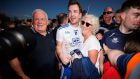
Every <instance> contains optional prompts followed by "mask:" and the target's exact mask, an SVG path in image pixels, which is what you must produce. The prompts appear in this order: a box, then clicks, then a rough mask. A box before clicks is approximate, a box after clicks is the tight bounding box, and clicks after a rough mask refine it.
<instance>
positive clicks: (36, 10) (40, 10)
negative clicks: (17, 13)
mask: <svg viewBox="0 0 140 79" xmlns="http://www.w3.org/2000/svg"><path fill="white" fill-rule="evenodd" d="M37 12H41V13H43V14H44V15H45V16H46V19H47V20H48V15H47V13H46V12H45V11H44V10H42V9H35V10H34V11H33V12H32V19H34V14H35V13H37Z"/></svg>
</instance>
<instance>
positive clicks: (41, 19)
mask: <svg viewBox="0 0 140 79" xmlns="http://www.w3.org/2000/svg"><path fill="white" fill-rule="evenodd" d="M33 25H34V28H35V30H36V31H37V32H39V33H42V32H46V30H47V25H48V20H47V16H45V14H44V13H42V12H36V13H35V14H34V15H33Z"/></svg>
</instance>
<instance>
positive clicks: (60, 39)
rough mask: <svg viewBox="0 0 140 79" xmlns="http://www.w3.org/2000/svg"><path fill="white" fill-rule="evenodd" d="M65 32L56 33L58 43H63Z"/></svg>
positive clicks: (58, 30) (59, 30)
mask: <svg viewBox="0 0 140 79" xmlns="http://www.w3.org/2000/svg"><path fill="white" fill-rule="evenodd" d="M63 34H64V33H63V30H62V29H57V33H56V41H59V42H62V41H63Z"/></svg>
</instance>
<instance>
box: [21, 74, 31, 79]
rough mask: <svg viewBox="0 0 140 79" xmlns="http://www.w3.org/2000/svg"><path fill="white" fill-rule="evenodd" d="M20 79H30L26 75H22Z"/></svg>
mask: <svg viewBox="0 0 140 79" xmlns="http://www.w3.org/2000/svg"><path fill="white" fill-rule="evenodd" d="M22 79H30V77H28V76H27V75H23V76H22Z"/></svg>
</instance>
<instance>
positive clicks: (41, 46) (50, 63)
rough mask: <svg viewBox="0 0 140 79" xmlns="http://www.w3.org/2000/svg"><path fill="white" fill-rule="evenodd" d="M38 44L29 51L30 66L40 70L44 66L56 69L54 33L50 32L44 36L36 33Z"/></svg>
mask: <svg viewBox="0 0 140 79" xmlns="http://www.w3.org/2000/svg"><path fill="white" fill-rule="evenodd" d="M34 36H35V39H36V46H35V48H34V49H33V51H30V52H28V53H27V61H28V62H29V66H30V68H32V69H33V70H40V69H42V68H43V67H44V68H47V69H54V66H55V63H56V57H55V41H54V38H53V33H48V34H47V35H46V36H42V35H40V34H39V33H34Z"/></svg>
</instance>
